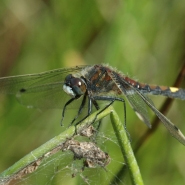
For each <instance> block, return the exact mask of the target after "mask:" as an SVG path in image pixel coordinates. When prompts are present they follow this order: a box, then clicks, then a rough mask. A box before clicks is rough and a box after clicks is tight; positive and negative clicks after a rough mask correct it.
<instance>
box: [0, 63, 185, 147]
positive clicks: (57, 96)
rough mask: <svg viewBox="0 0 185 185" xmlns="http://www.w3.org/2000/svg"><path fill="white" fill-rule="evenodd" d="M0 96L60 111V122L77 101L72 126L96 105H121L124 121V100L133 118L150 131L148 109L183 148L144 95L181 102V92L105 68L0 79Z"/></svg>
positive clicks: (181, 139) (177, 132)
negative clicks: (103, 103)
mask: <svg viewBox="0 0 185 185" xmlns="http://www.w3.org/2000/svg"><path fill="white" fill-rule="evenodd" d="M0 93H4V94H12V95H15V96H16V98H17V99H18V101H19V102H20V103H21V104H23V105H25V106H27V107H29V108H32V107H35V108H60V109H63V110H62V120H63V118H64V116H65V111H66V109H67V108H68V107H70V105H71V104H72V102H74V101H77V100H80V105H79V107H78V113H77V115H76V116H75V117H74V119H73V121H72V123H73V122H74V121H75V120H76V119H77V118H78V116H79V115H80V114H81V113H82V111H83V110H84V109H86V107H87V114H86V116H85V117H84V118H83V119H85V118H87V117H88V116H89V115H90V114H91V113H92V107H93V106H94V107H95V108H96V109H97V110H99V109H100V106H99V105H100V102H105V101H106V102H108V104H107V105H106V106H105V108H106V107H108V106H110V105H112V104H113V103H114V102H115V101H119V102H122V103H123V105H124V114H125V120H126V105H125V99H124V97H126V99H127V100H128V102H129V103H130V105H131V107H132V108H133V110H134V111H135V112H136V114H137V116H138V117H139V118H140V119H141V120H142V121H143V122H144V123H145V124H146V125H147V126H148V127H149V128H151V123H150V117H149V113H148V108H149V109H151V110H152V111H153V112H154V113H155V114H156V116H157V117H158V118H159V119H160V120H161V122H162V123H163V125H164V126H165V127H166V128H167V130H168V131H169V132H170V133H171V135H172V136H173V137H174V138H176V139H177V140H178V141H179V142H180V143H182V144H183V145H185V136H184V135H183V133H182V132H181V131H180V129H179V128H177V127H176V126H175V125H174V124H173V123H172V122H171V121H170V120H169V119H168V118H167V117H165V116H164V115H163V114H162V113H161V112H160V111H159V110H158V109H157V108H156V107H155V105H154V103H153V102H152V100H151V99H150V98H149V97H148V95H150V94H151V95H162V96H166V97H169V98H179V99H181V100H184V99H185V90H184V89H181V88H176V87H167V86H158V85H148V84H144V83H140V82H138V81H135V80H133V79H131V78H129V77H128V76H126V75H124V74H123V73H122V72H120V71H118V70H116V69H114V68H113V67H111V66H109V65H106V64H99V65H91V66H76V67H73V68H63V69H55V70H51V71H46V72H43V73H38V74H27V75H18V76H10V77H2V78H0Z"/></svg>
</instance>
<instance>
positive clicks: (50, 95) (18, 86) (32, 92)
mask: <svg viewBox="0 0 185 185" xmlns="http://www.w3.org/2000/svg"><path fill="white" fill-rule="evenodd" d="M85 67H87V66H79V67H74V68H66V69H65V68H64V69H55V70H52V71H47V72H43V73H39V74H30V75H20V76H11V77H3V78H0V93H4V94H13V95H16V97H17V99H18V101H19V102H20V103H21V104H23V105H26V106H29V107H37V108H63V105H64V103H65V102H66V101H67V100H68V99H69V98H70V97H69V95H67V94H66V93H65V92H64V91H63V89H62V88H63V83H64V79H65V77H66V76H67V74H69V73H71V74H73V73H77V72H80V71H81V70H83V69H84V68H85Z"/></svg>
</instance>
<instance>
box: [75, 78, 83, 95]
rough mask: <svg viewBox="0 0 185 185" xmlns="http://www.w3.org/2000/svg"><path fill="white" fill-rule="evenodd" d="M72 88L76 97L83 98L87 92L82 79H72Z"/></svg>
mask: <svg viewBox="0 0 185 185" xmlns="http://www.w3.org/2000/svg"><path fill="white" fill-rule="evenodd" d="M71 87H72V89H73V91H74V93H76V95H78V96H81V95H83V94H84V93H85V91H86V85H85V82H84V81H83V80H82V79H81V78H72V79H71Z"/></svg>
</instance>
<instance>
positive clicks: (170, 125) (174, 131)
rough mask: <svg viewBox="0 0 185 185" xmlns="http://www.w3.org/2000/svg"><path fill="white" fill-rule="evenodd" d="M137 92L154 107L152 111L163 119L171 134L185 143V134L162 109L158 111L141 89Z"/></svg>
mask: <svg viewBox="0 0 185 185" xmlns="http://www.w3.org/2000/svg"><path fill="white" fill-rule="evenodd" d="M136 92H137V94H138V95H139V96H140V97H141V98H142V99H143V101H144V102H145V103H146V104H147V105H148V106H149V107H150V108H151V109H152V111H153V112H154V113H155V114H156V115H157V117H158V118H159V119H160V120H161V121H162V123H163V124H164V126H165V127H166V128H167V129H168V130H169V132H170V133H171V135H172V136H173V137H175V138H176V139H177V140H178V141H179V142H180V143H182V144H183V145H185V136H184V135H183V133H182V132H181V131H180V130H179V129H178V128H177V127H176V126H175V125H174V124H173V123H172V122H171V121H170V120H169V119H168V118H166V117H165V116H164V115H163V114H162V113H161V112H160V111H158V110H157V109H156V108H155V106H154V105H153V104H151V103H150V102H149V101H148V100H147V99H146V97H145V96H144V95H143V94H142V93H140V92H139V91H136Z"/></svg>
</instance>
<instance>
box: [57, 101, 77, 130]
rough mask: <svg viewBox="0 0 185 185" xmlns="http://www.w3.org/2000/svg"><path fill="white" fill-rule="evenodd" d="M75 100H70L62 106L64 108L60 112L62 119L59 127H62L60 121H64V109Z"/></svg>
mask: <svg viewBox="0 0 185 185" xmlns="http://www.w3.org/2000/svg"><path fill="white" fill-rule="evenodd" d="M75 99H76V98H71V99H70V100H69V101H67V102H66V103H65V105H64V108H63V111H62V119H61V122H60V125H61V126H62V121H63V119H64V114H65V110H66V107H67V106H68V105H69V104H70V103H71V102H73V101H74V100H75Z"/></svg>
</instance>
